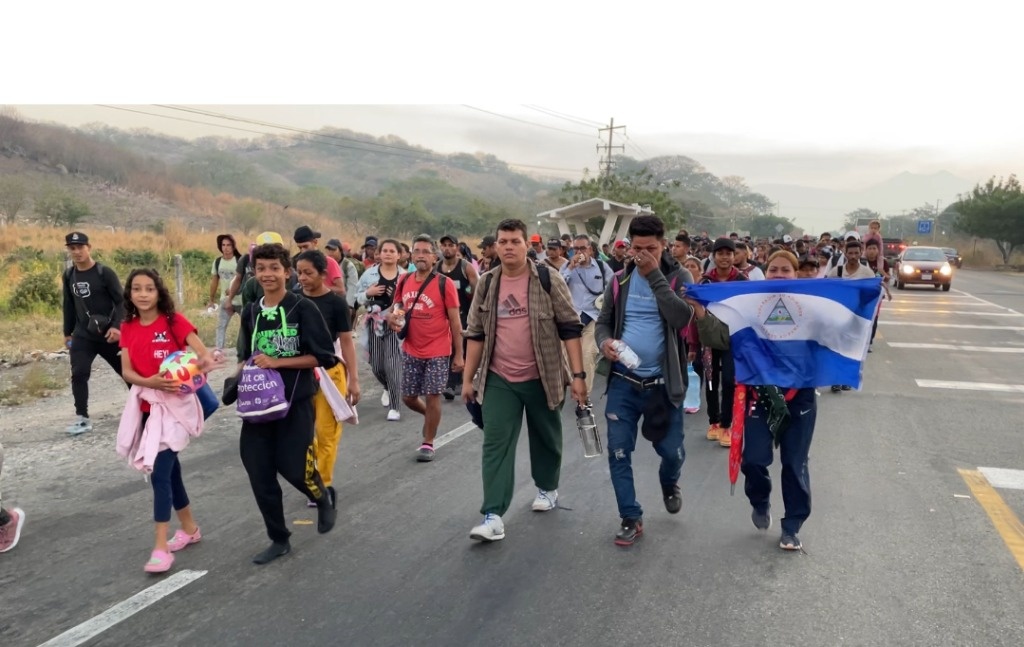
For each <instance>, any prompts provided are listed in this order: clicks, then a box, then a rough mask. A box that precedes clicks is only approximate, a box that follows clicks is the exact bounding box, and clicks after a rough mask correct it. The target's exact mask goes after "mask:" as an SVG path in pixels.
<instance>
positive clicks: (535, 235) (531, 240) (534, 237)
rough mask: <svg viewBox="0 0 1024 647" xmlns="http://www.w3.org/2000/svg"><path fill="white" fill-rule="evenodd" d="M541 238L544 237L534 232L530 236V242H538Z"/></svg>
mask: <svg viewBox="0 0 1024 647" xmlns="http://www.w3.org/2000/svg"><path fill="white" fill-rule="evenodd" d="M543 240H544V239H543V238H541V237H540V234H534V235H532V236H530V242H531V243H539V242H541V241H543Z"/></svg>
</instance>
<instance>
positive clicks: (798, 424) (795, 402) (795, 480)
mask: <svg viewBox="0 0 1024 647" xmlns="http://www.w3.org/2000/svg"><path fill="white" fill-rule="evenodd" d="M798 267H799V264H798V261H797V258H796V256H794V255H793V254H792V253H791V252H788V251H786V250H779V251H777V252H775V253H773V254H772V255H771V256H770V257H769V258H768V265H767V267H766V268H765V278H766V279H767V280H772V279H795V278H797V270H798ZM686 301H687V302H688V303H689V304H690V305H691V306H693V309H694V316H695V317H696V319H697V331H698V334H699V335H700V341H701V343H702V344H705V345H708V346H710V347H711V348H714V349H718V350H728V349H729V348H730V346H731V343H730V330H729V326H728V325H726V324H725V323H723V322H722V321H721V320H720V319H719V318H718V317H716V316H715V315H714V314H712V313H710V312H708V311H707V309H706V308H705V307H704V306H702V305H701V304H700V303H698V302H697V301H695V300H694V299H692V298H687V299H686ZM783 307H785V306H783ZM771 316H775V313H772V315H771ZM817 411H818V407H817V401H816V399H815V392H814V387H813V386H811V387H804V388H784V387H779V386H771V385H756V386H755V385H745V386H744V385H737V387H736V397H735V403H734V412H733V448H732V449H733V450H734V454H735V456H733V455H731V456H730V463H734V462H736V461H735V460H734V458H735V459H738V458H739V457H740V456H742V460H740V461H739V463H740V470H741V471H742V472H743V477H744V487H743V489H744V492H745V493H746V495H747V498H748V499H749V500H750V505H751V506H752V507H753V511H752V512H751V515H750V518H751V520H752V521H753V522H754V526H755V527H757V528H758V529H759V530H768V529H769V528H770V527H771V525H772V513H771V504H770V495H771V491H772V482H771V477H770V476H769V474H768V466H769V465H771V464H772V459H773V453H774V452H773V450H772V445H773V444H774V445H775V447H778V448H779V455H780V456H779V457H780V460H781V461H782V500H783V502H784V504H785V507H786V515H785V516H784V517H783V518H782V537H781V539H780V541H779V547H780V548H782V549H783V550H792V551H796V550H801V549H802V548H803V546H802V544H801V543H800V539H799V538H798V536H797V533H798V532H799V531H800V528H801V526H802V525H803V523H804V521H806V520H807V517H808V516H810V514H811V480H810V474H809V472H808V468H807V455H808V452H809V451H810V448H811V438H812V436H813V435H814V421H815V417H816V416H817ZM737 431H739V434H737V433H736V432H737ZM737 436H738V442H737ZM737 444H738V445H739V448H737V447H736V445H737ZM734 469H735V468H734V465H732V464H731V465H730V470H731V471H732V474H731V475H730V476H731V477H732V478H733V479H734V482H735V472H734V471H733V470H734Z"/></svg>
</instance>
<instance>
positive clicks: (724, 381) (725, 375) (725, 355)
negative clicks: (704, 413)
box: [705, 350, 736, 427]
mask: <svg viewBox="0 0 1024 647" xmlns="http://www.w3.org/2000/svg"><path fill="white" fill-rule="evenodd" d="M705 386H706V389H705V395H706V396H707V401H708V422H709V423H710V424H712V425H713V424H715V423H718V424H719V425H721V426H722V427H731V426H732V400H733V394H734V393H735V391H736V367H735V365H734V364H733V361H732V352H731V351H727V350H712V351H711V381H710V382H708V383H707V384H706V385H705Z"/></svg>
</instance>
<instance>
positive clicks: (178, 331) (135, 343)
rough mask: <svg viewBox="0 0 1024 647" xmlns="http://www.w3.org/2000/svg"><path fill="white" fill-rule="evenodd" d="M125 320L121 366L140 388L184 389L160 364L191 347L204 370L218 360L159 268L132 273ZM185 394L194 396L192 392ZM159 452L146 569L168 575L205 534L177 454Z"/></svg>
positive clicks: (146, 410) (146, 414)
mask: <svg viewBox="0 0 1024 647" xmlns="http://www.w3.org/2000/svg"><path fill="white" fill-rule="evenodd" d="M124 292H125V293H124V304H125V320H124V323H123V324H122V325H121V342H120V343H121V367H122V374H123V375H124V379H125V381H127V382H128V383H129V384H133V385H136V386H140V387H144V388H150V389H155V390H158V391H165V392H167V393H180V391H179V388H178V382H177V380H174V379H170V378H165V377H161V376H160V375H159V373H160V364H161V362H163V360H164V358H166V357H167V356H168V355H170V354H171V353H173V352H175V351H178V350H185V348H186V345H187V346H191V347H192V348H193V349H194V350H195V351H196V354H198V355H199V358H200V366H202V368H203V371H204V372H206V371H209V370H211V369H212V368H213V367H214V361H213V359H212V357H211V355H210V352H209V351H208V350H207V348H206V346H205V345H203V342H202V340H200V339H199V335H198V334H196V327H195V326H193V325H192V324H191V323H190V322H189V320H188V319H186V318H185V317H184V316H182V315H181V314H178V313H176V312H175V311H174V300H173V299H172V298H171V294H170V292H168V291H167V288H166V287H165V286H164V283H163V281H162V280H161V278H160V275H159V274H157V273H156V271H155V270H150V269H137V270H134V271H132V273H131V274H130V275H128V280H127V281H126V282H125V291H124ZM181 397H189V398H192V397H195V396H194V395H192V394H186V395H182V396H181ZM141 408H142V412H143V413H142V427H145V425H146V421H147V420H148V418H149V409H150V405H149V403H148V402H145V401H143V402H142V405H141ZM163 447H164V445H163V444H161V450H160V452H159V453H158V454H157V457H156V462H155V463H154V465H153V473H152V474H150V481H151V483H152V484H153V520H154V521H155V522H156V532H155V541H154V545H153V553H152V555H151V556H150V559H149V561H148V562H146V565H145V567H144V570H145V571H146V572H147V573H164V572H166V571H168V570H170V568H171V565H172V564H173V563H174V556H173V555H172V553H174V552H175V551H179V550H181V549H182V548H185V547H186V546H188V545H190V544H194V543H196V542H198V541H199V540H200V539H201V538H202V535H201V534H200V532H199V526H197V525H196V522H195V519H194V518H193V517H192V507H191V505H190V504H189V500H188V494H187V493H186V492H185V484H184V482H183V481H182V478H181V463H180V462H179V461H178V452H177V451H174V450H172V449H170V448H163ZM172 506H173V507H174V510H175V511H176V512H177V515H178V521H179V522H180V523H181V529H179V530H178V531H177V532H175V533H174V537H172V538H171V539H170V541H168V539H167V528H168V525H169V524H170V520H171V507H172Z"/></svg>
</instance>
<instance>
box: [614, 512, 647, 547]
mask: <svg viewBox="0 0 1024 647" xmlns="http://www.w3.org/2000/svg"><path fill="white" fill-rule="evenodd" d="M642 534H644V521H643V519H628V518H627V519H623V520H622V527H621V528H619V531H618V532H617V533H615V545H616V546H632V545H633V544H634V543H635V542H636V540H637V539H640V535H642Z"/></svg>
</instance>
